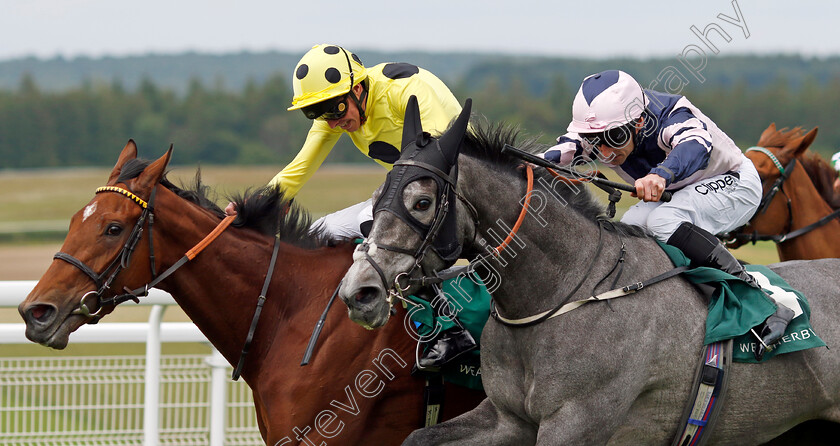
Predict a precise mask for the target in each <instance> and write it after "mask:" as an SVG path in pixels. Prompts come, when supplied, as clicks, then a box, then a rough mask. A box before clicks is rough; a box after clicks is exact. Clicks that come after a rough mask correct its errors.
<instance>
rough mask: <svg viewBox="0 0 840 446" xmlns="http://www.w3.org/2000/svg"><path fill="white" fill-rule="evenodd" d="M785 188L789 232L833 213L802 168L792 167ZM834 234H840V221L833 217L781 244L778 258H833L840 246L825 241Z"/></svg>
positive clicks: (839, 253)
mask: <svg viewBox="0 0 840 446" xmlns="http://www.w3.org/2000/svg"><path fill="white" fill-rule="evenodd" d="M784 189H785V193H786V194H787V196H788V198H790V212H791V219H792V222H791V227H790V231H795V230H797V229H800V228H803V227H805V226H808V225H810V224H812V223H814V222H816V221H818V220H820V219H821V218H823V217H825V216H826V215H828V214H830V213H831V212H833V209H832V208H831V206H830V205H829V204H828V203H826V201H825V200H824V199H823V198H822V196H821V195H820V194H819V191H817V188H816V187H815V186H814V183H813V182H812V181H811V178H810V177H809V176H808V175H807V174H806V172H805V170H804V169H796V170H794V172H793V174H792V175H791V178H790V179H789V180H788V181H787V182H786V183H785V186H784ZM837 234H840V220H838V219H833V220H831V221H829V222H828V223H827V224H826V225H825V226H822V227H821V228H817V229H814V230H812V231H809V232H807V233H805V234H803V235H801V236H799V237H796V238H794V239H791V240H790V241H786V242H783V243H780V244H779V245H778V248H779V257H780V259H782V260H792V259H815V258H822V257H836V256H838V255H840V249H837V248H834V247H835V246H837V245H836V244H835V243H826V242H827V241H833V239H834V236H836V235H837ZM827 249H828V251H827ZM820 253H824V254H820Z"/></svg>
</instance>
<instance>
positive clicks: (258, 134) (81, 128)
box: [0, 61, 840, 168]
mask: <svg viewBox="0 0 840 446" xmlns="http://www.w3.org/2000/svg"><path fill="white" fill-rule="evenodd" d="M640 63H641V62H639V61H635V62H634V64H640ZM593 64H594V63H593ZM613 67H617V68H623V67H622V66H621V64H618V66H616V64H606V63H603V64H602V66H601V69H607V68H613ZM587 68H589V67H587ZM578 69H579V67H578ZM552 70H554V71H553V72H552V71H551V70H546V69H541V70H532V69H531V70H529V69H528V67H527V66H523V65H522V64H511V65H509V66H505V65H504V64H500V63H492V64H483V65H481V64H479V65H476V66H474V67H473V69H472V72H469V71H468V72H466V73H465V74H464V75H462V76H460V78H459V79H457V80H454V81H452V80H450V81H449V82H448V83H449V85H450V87H451V88H452V90H453V92H454V93H455V95H456V96H457V97H458V98H459V100H461V101H462V102H463V100H464V99H466V98H467V97H472V98H473V104H474V105H473V110H474V112H475V113H476V114H479V115H484V116H485V117H487V119H488V120H490V121H491V122H498V121H505V122H509V123H511V124H515V125H518V126H520V127H521V129H522V134H523V135H527V136H539V137H540V140H541V141H542V142H544V143H551V141H552V140H553V138H555V137H556V136H557V135H559V134H562V133H564V132H565V126H566V125H567V123H568V121H569V119H570V115H571V103H572V99H573V98H574V94H575V92H576V90H577V87H578V82H579V80H578V81H575V82H571V81H570V80H569V78H570V77H569V74H568V73H567V72H564V71H562V68H558V67H552ZM592 71H594V70H592ZM529 73H539V76H534V75H529ZM634 74H635V73H634ZM789 74H790V73H789V70H787V71H780V72H779V74H778V75H777V76H770V77H768V78H767V79H766V80H765V81H764V82H763V83H761V84H756V83H754V82H748V81H747V80H739V79H738V78H734V79H732V78H730V79H729V80H728V81H726V82H712V81H709V82H705V83H702V84H698V83H694V84H689V85H688V86H687V88H686V89H685V90H684V91H683V92H682V93H683V94H686V95H687V96H688V97H689V99H690V100H691V101H692V102H693V103H695V104H696V105H697V106H698V107H700V108H701V109H702V110H703V111H704V113H706V115H708V116H709V117H711V118H712V119H713V120H715V121H716V122H717V124H718V125H719V126H720V127H721V128H722V129H723V130H724V131H726V132H727V133H728V134H729V135H730V136H731V137H732V138H733V139H734V140H735V141H736V142H737V143H738V144H739V145H740V146H741V147H743V148H746V147H749V146H751V145H753V144H755V143H756V142H757V140H758V137H759V135H760V134H761V132H762V130H764V129H765V128H766V127H767V126H768V125H769V124H770V123H771V122H775V123H776V124H777V125H778V126H779V127H792V126H797V125H802V126H804V127H806V128H812V127H815V126H820V134H819V136H818V137H817V141H816V143H815V145H814V147H815V148H816V149H817V150H818V151H820V152H821V153H823V154H824V155H828V154H829V153H831V152H832V151H834V150H837V148H838V147H840V128H838V127H837V126H836V125H834V122H833V111H834V108H835V107H836V104H838V103H840V73H838V74H837V75H836V76H834V77H829V78H825V76H823V77H820V78H817V77H815V76H814V77H809V76H807V75H803V73H802V72H801V71H799V72H797V73H796V76H797V78H796V82H791V79H790V78H789V77H787V76H788V75H789ZM806 74H807V73H806ZM581 77H582V76H581ZM637 77H638V76H637ZM639 78H640V79H643V77H639ZM745 79H746V77H745ZM291 95H292V92H291V85H290V82H289V81H288V75H287V74H286V73H280V72H278V73H277V74H275V75H274V76H272V77H269V78H268V79H266V80H264V81H260V82H257V81H249V82H247V83H245V85H244V86H243V87H242V88H238V89H236V90H232V89H230V88H225V86H224V85H223V83H222V82H221V81H217V82H212V81H211V82H208V81H206V80H202V79H200V78H193V79H192V80H191V81H190V82H189V85H188V87H187V88H186V91H185V92H176V91H174V90H173V89H171V88H169V87H161V86H159V84H157V83H156V82H155V81H153V80H152V79H150V78H144V79H143V80H141V81H140V82H139V85H138V86H137V87H135V88H130V89H129V88H126V87H125V86H124V85H123V84H122V83H121V82H120V81H118V80H117V81H112V82H110V83H104V82H85V83H83V84H82V85H81V86H77V87H73V88H68V89H64V90H61V91H50V90H46V89H43V88H41V87H40V86H39V85H38V84H37V82H36V81H35V79H34V78H33V77H32V76H31V75H24V76H23V77H22V78H21V80H20V82H19V85H18V86H17V88H14V89H4V90H0V167H2V168H29V167H63V166H100V165H110V164H112V163H113V162H114V159H115V154H116V153H117V152H118V150H120V149H121V148H122V146H123V145H124V144H125V142H126V141H127V140H128V139H129V138H134V139H135V141H137V143H138V145H139V147H140V150H141V156H144V157H149V158H151V157H156V156H158V155H159V154H160V153H162V152H163V150H165V149H166V148H167V147H168V146H169V144H170V143H174V144H175V146H176V154H177V157H176V160H177V161H176V162H177V163H178V164H194V163H198V162H201V163H207V164H221V165H225V164H267V163H274V164H282V163H286V162H288V161H290V160H291V159H292V158H293V157H294V155H295V154H296V153H297V151H298V149H299V148H300V146H301V144H302V143H303V140H304V138H305V136H306V132H307V130H308V128H309V124H310V122H309V121H308V120H307V119H306V118H305V117H304V116H303V114H302V113H300V112H288V111H286V108H287V107H288V106H289V104H290V102H291ZM363 159H364V157H363V156H362V155H361V153H360V152H359V151H358V150H356V149H355V148H352V145H351V143H350V141H349V138H342V141H341V142H340V145H339V147H337V148H336V150H333V152H332V153H331V155H330V157H329V162H358V161H362V160H363Z"/></svg>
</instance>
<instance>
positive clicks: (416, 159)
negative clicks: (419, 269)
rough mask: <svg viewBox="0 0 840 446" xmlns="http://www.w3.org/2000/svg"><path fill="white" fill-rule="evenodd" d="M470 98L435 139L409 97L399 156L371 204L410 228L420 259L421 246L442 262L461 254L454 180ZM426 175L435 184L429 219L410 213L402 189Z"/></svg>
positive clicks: (468, 115)
mask: <svg viewBox="0 0 840 446" xmlns="http://www.w3.org/2000/svg"><path fill="white" fill-rule="evenodd" d="M471 108H472V101H471V100H470V99H467V101H466V103H465V104H464V108H463V110H461V114H460V115H459V116H458V118H457V119H456V120H455V122H454V123H453V124H452V125H451V126H450V128H449V130H447V131H446V133H444V134H443V135H441V137H440V138H439V139H435V138H432V137H431V135H429V134H428V133H426V132H424V131H423V127H422V125H421V122H420V108H419V106H418V103H417V98H416V97H415V96H411V98H410V99H409V101H408V105H407V107H406V112H405V120H404V121H405V124H404V127H403V136H402V146H403V149H402V151H401V156H400V159H399V160H398V161H397V162H395V163H394V168H393V169H392V170H391V171H390V172H389V173H388V176H387V177H386V179H385V184H384V186H383V190H382V194H381V195H380V196H379V198H378V199H377V200H376V203H374V205H373V213H374V216H375V215H376V214H377V213H378V212H381V211H385V212H390V213H392V214H394V215H395V216H397V218H399V219H400V220H402V221H404V222H405V223H406V224H407V225H408V226H409V227H411V228H412V229H413V230H414V231H415V232H416V233H417V234H418V235H420V238H421V239H422V240H423V243H422V244H421V246H420V247H419V248H418V250H417V252H416V253H415V257H416V258H419V257H420V256H422V255H423V253H424V251H425V250H426V248H428V247H429V246H431V248H432V250H434V251H435V253H437V255H438V256H440V258H441V259H443V260H444V261H447V262H454V261H455V260H456V259H457V258H458V256H459V255H460V254H461V245H460V244H459V243H458V240H457V234H456V229H457V227H456V225H457V220H456V216H455V208H456V207H455V205H454V202H455V199H456V196H455V184H456V182H457V181H458V151H459V149H460V146H461V142H462V141H463V139H464V135H465V133H466V131H467V125H468V124H469V118H470V109H471ZM423 178H431V179H432V180H434V181H435V183H436V184H437V194H438V196H437V202H438V206H437V209H436V210H435V217H434V219H433V220H432V222H431V224H425V223H421V222H420V221H418V220H417V219H415V218H414V217H412V216H411V214H410V213H409V212H408V210H407V209H406V208H405V205H404V204H403V190H404V189H405V187H406V186H407V185H408V184H409V183H411V182H413V181H416V180H419V179H423Z"/></svg>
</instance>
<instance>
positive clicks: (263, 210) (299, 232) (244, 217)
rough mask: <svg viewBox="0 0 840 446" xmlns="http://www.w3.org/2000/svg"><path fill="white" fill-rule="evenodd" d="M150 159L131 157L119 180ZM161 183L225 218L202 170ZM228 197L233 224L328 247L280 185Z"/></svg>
mask: <svg viewBox="0 0 840 446" xmlns="http://www.w3.org/2000/svg"><path fill="white" fill-rule="evenodd" d="M150 163H151V161H149V160H142V159H133V160H129V161H127V162H126V163H125V164H124V165H123V167H122V169H121V170H120V175H119V177H118V178H117V182H118V183H121V182H122V183H124V182H126V181H128V180H130V179H133V178H136V177H137V176H139V175H140V173H141V172H143V170H145V169H146V167H148V166H149V164H150ZM160 184H161V185H162V186H163V187H165V188H167V189H169V190H170V191H172V192H174V193H175V194H176V195H178V196H179V197H181V198H183V199H184V200H186V201H188V202H190V203H192V204H195V205H197V206H199V207H201V208H203V209H205V210H207V211H209V212H210V213H212V214H213V215H215V216H217V217H218V218H219V219H222V218H224V217H225V211H224V210H222V208H220V207H219V206H218V205H217V204H216V203H215V201H214V199H213V197H215V195H216V194H215V193H214V191H213V190H212V189H211V188H210V187H209V186H206V185H204V184H203V183H202V182H201V169H200V168H199V169H197V170H196V173H195V177H194V178H193V180H192V182H191V184H189V185H181V186H180V187H179V186H176V185H175V184H173V183H172V182H171V181H170V180H169V179H168V178H167V177H166V174H164V175H163V177H162V178H161V180H160ZM228 200H230V201H231V202H233V203H235V204H236V209H237V215H236V219H234V221H233V223H231V225H232V226H234V227H237V228H250V229H253V230H256V231H258V232H260V233H261V234H265V235H271V236H274V235H276V236H277V237H279V238H280V240H281V241H284V242H287V243H290V244H293V245H295V246H299V247H303V248H310V249H311V248H318V247H322V246H327V245H329V244H330V241H329V240H328V238H327V237H325V236H323V235H321V234H320V233H317V234H316V233H312V232H310V229H309V227H310V225H311V223H312V217H311V215H310V214H309V212H307V211H306V210H305V209H303V208H301V207H300V206H298V205H295V204H293V203H291V200H289V199H286V198H285V196H284V194H283V192H282V191H281V190H280V189H279V187H263V188H259V189H255V190H247V191H245V193H241V194H233V195H232V196H230V197H228Z"/></svg>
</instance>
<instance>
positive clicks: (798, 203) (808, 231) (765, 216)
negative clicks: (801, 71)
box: [728, 124, 840, 261]
mask: <svg viewBox="0 0 840 446" xmlns="http://www.w3.org/2000/svg"><path fill="white" fill-rule="evenodd" d="M816 136H817V129H816V128H815V129H813V130H811V131H810V132H807V133H805V131H804V130H802V128H800V127H796V128H794V129H792V130H787V129H782V130H777V129H776V125H775V124H770V126H769V127H767V129H766V130H765V131H764V132H763V133H762V134H761V137H760V138H759V140H758V147H752V148H749V149H747V157H748V158H749V159H751V160H752V162H753V164H755V167H756V169H757V170H758V174H759V176H760V177H761V180H762V182H763V183H764V197H763V198H762V201H761V204H760V205H759V209H758V211H757V212H756V214H755V215H754V216H753V218H752V220H750V223H749V224H748V225H747V226H745V227H743V228H742V229H741V230H740V231H737V232H736V233H735V234H734V235H730V238H732V241H730V242H729V243H728V246H729V247H730V248H737V247H738V246H741V245H742V244H744V243H746V242H749V241H752V242H755V241H758V240H773V241H775V242H776V248H777V249H778V251H779V259H780V260H782V261H785V260H796V259H802V260H811V259H824V258H832V257H840V243H837V238H838V237H840V218H839V217H840V211H838V210H837V208H838V207H840V197H835V196H834V191H833V188H832V185H833V183H834V180H835V179H836V178H837V171H835V170H834V169H833V168H832V167H831V166H830V165H829V164H828V162H826V161H825V160H824V159H822V158H821V157H820V156H819V155H817V154H816V153H813V152H811V151H809V150H808V147H809V146H810V145H811V143H813V142H814V138H815V137H816Z"/></svg>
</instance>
